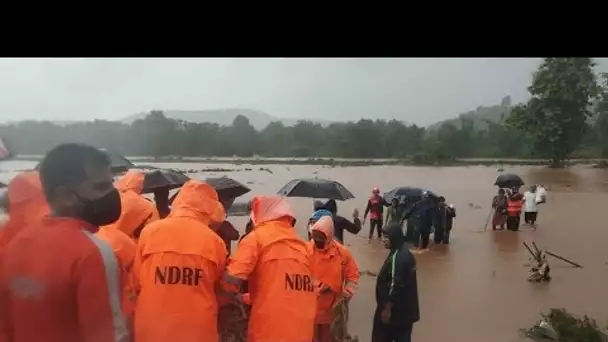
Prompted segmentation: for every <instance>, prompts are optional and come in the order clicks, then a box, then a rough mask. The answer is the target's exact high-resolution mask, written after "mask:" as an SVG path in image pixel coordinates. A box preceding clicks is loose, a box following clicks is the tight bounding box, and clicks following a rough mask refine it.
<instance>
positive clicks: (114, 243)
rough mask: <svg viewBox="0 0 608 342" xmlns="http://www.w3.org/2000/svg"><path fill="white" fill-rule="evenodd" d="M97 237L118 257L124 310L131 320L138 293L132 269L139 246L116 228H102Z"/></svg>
mask: <svg viewBox="0 0 608 342" xmlns="http://www.w3.org/2000/svg"><path fill="white" fill-rule="evenodd" d="M95 235H96V236H97V237H98V238H100V239H101V240H103V241H105V242H107V243H108V244H109V245H110V247H112V250H113V251H114V254H115V255H116V259H117V260H118V265H119V266H120V270H121V285H122V309H123V312H124V314H125V315H126V316H127V318H128V319H129V320H130V319H131V318H132V316H133V312H134V311H135V299H136V291H135V285H134V283H133V274H132V272H131V269H132V266H133V260H134V259H135V249H136V247H137V245H136V244H135V241H133V239H131V238H130V237H129V236H128V235H127V234H125V233H123V232H122V231H120V230H118V229H116V228H102V229H100V230H99V231H98V232H97V233H95Z"/></svg>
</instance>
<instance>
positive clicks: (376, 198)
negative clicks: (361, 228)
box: [363, 188, 389, 241]
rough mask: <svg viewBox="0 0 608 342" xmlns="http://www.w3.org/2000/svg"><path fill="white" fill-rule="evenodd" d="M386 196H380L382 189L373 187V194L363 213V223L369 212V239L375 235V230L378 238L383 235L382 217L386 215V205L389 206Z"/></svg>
mask: <svg viewBox="0 0 608 342" xmlns="http://www.w3.org/2000/svg"><path fill="white" fill-rule="evenodd" d="M388 206H389V204H388V203H386V201H385V200H384V198H383V197H382V196H380V189H378V188H374V189H372V196H371V197H370V198H369V200H368V201H367V205H366V206H365V213H364V214H363V225H365V221H366V220H367V214H369V241H371V240H372V237H374V230H376V232H377V234H378V239H380V238H381V237H382V218H383V216H384V207H388Z"/></svg>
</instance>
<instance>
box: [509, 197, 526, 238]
mask: <svg viewBox="0 0 608 342" xmlns="http://www.w3.org/2000/svg"><path fill="white" fill-rule="evenodd" d="M523 202H524V197H523V195H522V194H520V193H519V189H518V188H513V189H511V193H510V194H509V197H508V198H507V229H508V230H511V231H517V230H519V221H520V216H521V209H522V206H523Z"/></svg>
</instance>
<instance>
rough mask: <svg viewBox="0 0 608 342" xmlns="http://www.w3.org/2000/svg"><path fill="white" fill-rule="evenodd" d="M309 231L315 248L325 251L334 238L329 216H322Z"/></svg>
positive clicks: (331, 220) (332, 222)
mask: <svg viewBox="0 0 608 342" xmlns="http://www.w3.org/2000/svg"><path fill="white" fill-rule="evenodd" d="M310 230H311V237H312V240H313V241H314V244H315V248H317V249H319V250H325V249H327V247H329V244H330V243H331V242H332V241H333V238H334V220H333V219H332V218H331V216H323V217H321V218H320V219H319V220H317V221H316V222H315V223H314V224H313V225H312V227H311V229H310Z"/></svg>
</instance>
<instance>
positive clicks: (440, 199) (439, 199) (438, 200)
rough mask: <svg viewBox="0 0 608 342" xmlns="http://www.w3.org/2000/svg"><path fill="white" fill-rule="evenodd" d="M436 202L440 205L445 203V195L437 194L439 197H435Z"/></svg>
mask: <svg viewBox="0 0 608 342" xmlns="http://www.w3.org/2000/svg"><path fill="white" fill-rule="evenodd" d="M437 203H438V204H439V205H440V206H442V205H445V197H443V196H439V198H438V199H437Z"/></svg>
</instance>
